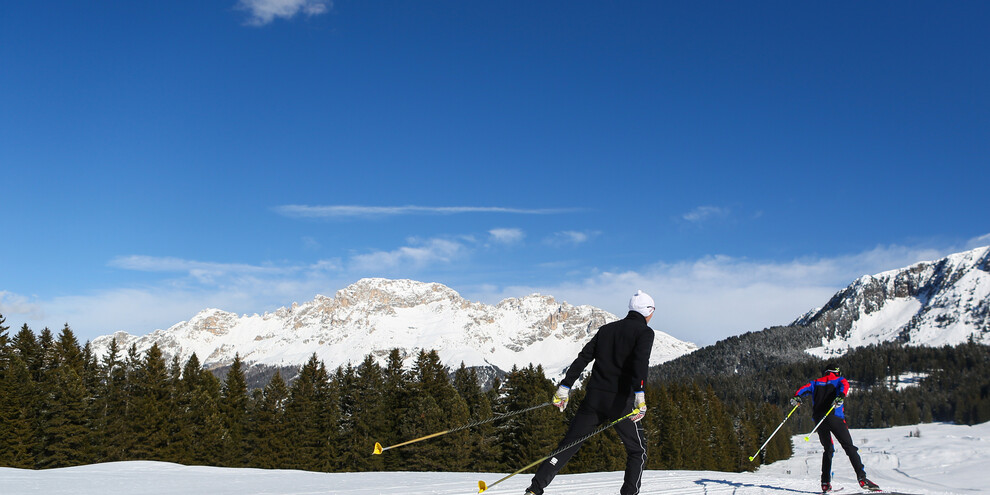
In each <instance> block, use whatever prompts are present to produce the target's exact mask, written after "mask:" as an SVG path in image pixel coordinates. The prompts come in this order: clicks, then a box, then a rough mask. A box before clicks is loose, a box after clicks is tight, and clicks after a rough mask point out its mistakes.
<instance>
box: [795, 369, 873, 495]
mask: <svg viewBox="0 0 990 495" xmlns="http://www.w3.org/2000/svg"><path fill="white" fill-rule="evenodd" d="M823 373H824V375H825V376H823V377H821V378H819V379H817V380H813V381H811V382H809V383H807V384H805V385H804V386H803V387H801V388H799V389H798V390H797V392H794V397H792V398H791V404H792V405H795V406H796V405H798V404H800V403H801V396H802V395H804V394H808V393H810V394H811V417H812V418H814V419H815V423H816V424H817V423H818V422H819V421H822V418H823V417H824V418H825V420H824V421H822V424H821V426H819V427H818V438H819V439H820V440H821V442H822V446H824V447H825V453H824V454H822V493H828V492H830V491H832V456H833V455H834V454H835V445H834V444H833V442H832V435H835V438H836V440H838V441H839V445H841V446H842V449H843V450H845V451H846V455H847V456H849V462H850V463H852V467H853V470H855V471H856V479H857V480H859V486H861V487H863V488H865V489H867V490H871V491H878V490H880V487H879V486H877V484H876V483H874V482H872V481H870V480H869V479H867V478H866V469H865V468H863V461H862V459H860V457H859V449H857V448H856V446H855V445H853V441H852V436H851V435H850V434H849V426H847V425H846V415H845V412H844V410H843V400H844V399H845V397H846V394H848V393H849V382H848V381H846V379H845V378H843V377H842V376H840V374H839V366H838V365H836V364H832V363H828V364H826V365H825V371H824V372H823ZM833 405H834V406H835V407H834V409H832V412H831V414H829V415H828V416H827V417H826V416H825V413H827V412H829V409H830V408H832V406H833Z"/></svg>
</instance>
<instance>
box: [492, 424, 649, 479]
mask: <svg viewBox="0 0 990 495" xmlns="http://www.w3.org/2000/svg"><path fill="white" fill-rule="evenodd" d="M637 414H639V408H636V409H633V410H632V412H631V413H629V414H626V415H625V416H622V417H621V418H618V419H616V420H615V421H612V422H611V423H608V424H606V425H602V426H600V427H598V429H596V430H595V431H593V432H591V433H589V434H587V435H585V436H583V437H581V438H579V439H577V440H575V441H573V442H571V443H569V444H567V445H565V446H563V447H561V448H559V449H557V450H555V451H553V452H551V453H549V454H547V455H546V456H543V457H541V458H540V459H537V460H535V461H533V462H531V463H529V464H527V465H526V466H524V467H522V468H520V469H519V470H517V471H516V472H514V473H512V474H510V475H507V476H505V477H503V478H502V479H500V480H498V481H496V482H494V483H492V484H490V485H486V484H485V482H484V481H479V482H478V493H481V492H484V491H485V490H487V489H489V488H491V487H493V486H495V485H497V484H499V483H501V482H503V481H505V480H507V479H509V478H511V477H513V476H515V475H517V474H519V473H521V472H523V471H525V470H527V469H529V468H531V467H533V466H535V465H537V464H539V463H541V462H543V461H545V460H547V459H549V458H551V457H553V456H555V455H557V454H559V453H561V452H563V451H565V450H567V449H569V448H571V447H574V446H575V445H579V444H581V442H584V441H585V440H587V439H589V438H591V437H593V436H595V435H597V434H599V433H601V432H603V431H605V430H607V429H609V428H611V427H613V426H615V425H617V424H618V423H619V422H620V421H622V420H625V419H628V418H631V417H633V416H635V415H637Z"/></svg>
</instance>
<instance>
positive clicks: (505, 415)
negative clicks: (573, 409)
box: [371, 401, 551, 455]
mask: <svg viewBox="0 0 990 495" xmlns="http://www.w3.org/2000/svg"><path fill="white" fill-rule="evenodd" d="M550 404H551V402H550V401H547V402H544V403H542V404H537V405H535V406H531V407H527V408H525V409H520V410H518V411H512V412H507V413H503V414H496V415H494V416H492V417H490V418H487V419H480V420H478V421H473V422H471V423H468V424H466V425H461V426H458V427H456V428H451V429H449V430H444V431H438V432H436V433H431V434H429V435H426V436H422V437H419V438H414V439H412V440H408V441H405V442H402V443H397V444H395V445H389V446H388V447H382V444H380V443H378V442H375V449H374V450H373V451H372V452H371V453H372V455H380V454H381V453H382V452H385V451H386V450H389V449H394V448H396V447H402V446H404V445H409V444H411V443H416V442H421V441H423V440H429V439H431V438H435V437H439V436H441V435H446V434H448V433H454V432H455V431H461V430H466V429H468V428H471V427H474V426H478V425H483V424H485V423H490V422H492V421H497V420H499V419H504V418H508V417H511V416H515V415H517V414H522V413H524V412H529V411H532V410H534V409H539V408H541V407H546V406H549V405H550Z"/></svg>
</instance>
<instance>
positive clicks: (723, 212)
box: [681, 206, 731, 223]
mask: <svg viewBox="0 0 990 495" xmlns="http://www.w3.org/2000/svg"><path fill="white" fill-rule="evenodd" d="M730 211H731V210H729V209H728V208H722V207H719V206H699V207H697V208H695V209H693V210H691V211H689V212H687V213H685V214H683V215H681V218H682V219H684V220H687V221H688V222H692V223H698V222H703V221H705V220H710V219H712V218H724V217H727V216H729V213H730Z"/></svg>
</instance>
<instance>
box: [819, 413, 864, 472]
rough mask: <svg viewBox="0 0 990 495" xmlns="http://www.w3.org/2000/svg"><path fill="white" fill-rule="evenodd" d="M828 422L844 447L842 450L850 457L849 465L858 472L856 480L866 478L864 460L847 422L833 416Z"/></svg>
mask: <svg viewBox="0 0 990 495" xmlns="http://www.w3.org/2000/svg"><path fill="white" fill-rule="evenodd" d="M826 421H827V422H828V423H829V429H830V430H832V434H833V435H835V439H836V440H838V441H839V445H841V446H842V450H845V451H846V455H847V456H849V463H850V464H852V467H853V471H856V479H863V478H865V477H866V469H865V468H864V467H863V460H862V458H860V456H859V449H858V448H856V446H855V445H853V440H852V435H850V434H849V426H847V425H846V420H845V419H843V418H837V417H835V416H832V417H830V418H829V419H827V420H826Z"/></svg>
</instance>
